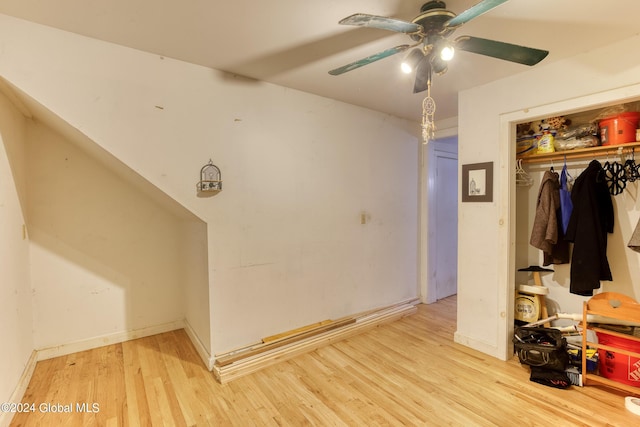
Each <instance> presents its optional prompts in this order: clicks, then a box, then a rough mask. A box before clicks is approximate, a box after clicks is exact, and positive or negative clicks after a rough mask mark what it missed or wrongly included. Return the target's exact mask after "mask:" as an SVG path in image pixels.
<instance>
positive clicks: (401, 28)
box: [338, 13, 423, 34]
mask: <svg viewBox="0 0 640 427" xmlns="http://www.w3.org/2000/svg"><path fill="white" fill-rule="evenodd" d="M338 23H339V24H342V25H356V26H359V27H372V28H379V29H381V30H389V31H395V32H396V33H405V34H414V33H420V32H422V30H423V29H422V25H418V24H414V23H413V22H407V21H402V20H400V19H393V18H387V17H384V16H376V15H368V14H366V13H356V14H355V15H351V16H347V17H346V18H344V19H343V20H341V21H340V22H338Z"/></svg>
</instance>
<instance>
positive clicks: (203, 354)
mask: <svg viewBox="0 0 640 427" xmlns="http://www.w3.org/2000/svg"><path fill="white" fill-rule="evenodd" d="M184 330H185V332H186V333H187V335H188V336H189V339H190V340H191V342H192V343H193V346H194V347H195V348H196V351H197V352H198V355H199V356H200V358H201V359H202V361H203V362H204V364H205V365H206V367H207V369H209V371H212V370H213V364H214V363H215V361H216V359H215V358H213V357H211V354H209V351H207V348H206V347H205V345H204V344H203V343H202V341H201V340H200V338H198V335H197V334H196V333H195V331H194V330H193V328H192V327H191V324H190V323H189V322H188V321H187V320H185V321H184Z"/></svg>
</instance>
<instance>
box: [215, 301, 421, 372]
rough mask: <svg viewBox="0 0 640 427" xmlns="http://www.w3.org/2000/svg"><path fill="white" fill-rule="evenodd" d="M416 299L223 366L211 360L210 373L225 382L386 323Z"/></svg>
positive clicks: (403, 314) (411, 311) (406, 311)
mask: <svg viewBox="0 0 640 427" xmlns="http://www.w3.org/2000/svg"><path fill="white" fill-rule="evenodd" d="M418 303H419V301H418V300H417V299H414V300H411V301H409V302H405V303H401V304H397V305H394V306H391V307H387V308H383V309H380V310H375V311H371V312H368V313H366V314H363V315H362V316H355V317H354V318H355V322H353V323H349V324H346V325H344V326H341V327H339V328H337V329H332V330H330V331H327V332H324V333H321V334H318V335H314V336H311V337H308V338H304V339H301V340H299V341H296V342H293V343H291V344H288V345H285V346H280V347H277V348H274V349H272V350H266V351H264V352H262V353H259V354H252V355H251V356H249V357H246V358H241V359H239V360H236V361H234V362H233V363H231V364H228V365H224V366H222V365H220V364H214V365H213V373H214V375H215V377H216V380H217V381H218V382H219V383H221V384H225V383H227V382H229V381H232V380H234V379H236V378H240V377H242V376H244V375H248V374H250V373H253V372H256V371H258V370H261V369H264V368H266V367H268V366H271V365H274V364H276V363H279V362H282V361H284V360H287V359H290V358H292V357H295V356H297V355H300V354H304V353H308V352H311V351H314V350H317V349H318V348H321V347H324V346H326V345H330V344H333V343H335V342H338V341H340V340H343V339H345V338H348V337H350V336H352V335H355V334H358V333H361V332H364V331H366V330H368V329H372V328H374V327H376V326H379V325H382V324H384V323H389V322H392V321H395V320H398V319H401V318H403V317H406V316H409V315H411V314H414V313H415V312H416V311H417V308H416V305H417V304H418Z"/></svg>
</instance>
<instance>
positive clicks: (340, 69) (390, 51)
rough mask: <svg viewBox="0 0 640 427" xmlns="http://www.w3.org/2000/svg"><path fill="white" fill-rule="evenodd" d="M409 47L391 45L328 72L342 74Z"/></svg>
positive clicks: (405, 45) (335, 74)
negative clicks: (388, 47)
mask: <svg viewBox="0 0 640 427" xmlns="http://www.w3.org/2000/svg"><path fill="white" fill-rule="evenodd" d="M410 47H411V46H409V45H408V44H402V45H400V46H396V47H392V48H391V49H387V50H383V51H382V52H378V53H376V54H375V55H370V56H367V57H366V58H362V59H359V60H357V61H354V62H352V63H350V64H347V65H343V66H342V67H338V68H336V69H334V70H331V71H329V74H331V75H332V76H337V75H340V74H344V73H346V72H347V71H351V70H355V69H356V68H360V67H362V66H365V65H368V64H371V63H372V62H376V61H379V60H380V59H384V58H386V57H388V56H391V55H395V54H396V53H400V52H404V51H405V50H407V49H409V48H410Z"/></svg>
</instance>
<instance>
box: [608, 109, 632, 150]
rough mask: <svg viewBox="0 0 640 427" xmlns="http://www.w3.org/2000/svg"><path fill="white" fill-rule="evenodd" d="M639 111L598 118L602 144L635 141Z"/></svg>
mask: <svg viewBox="0 0 640 427" xmlns="http://www.w3.org/2000/svg"><path fill="white" fill-rule="evenodd" d="M638 121H640V112H637V111H634V112H629V113H621V114H618V115H616V116H612V117H607V118H606V119H602V120H600V122H599V123H598V125H599V126H600V140H601V141H602V145H615V144H624V143H626V142H635V141H636V129H637V128H638Z"/></svg>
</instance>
